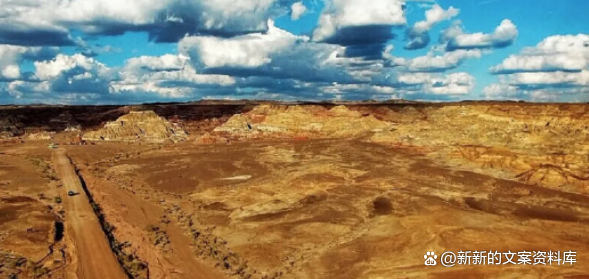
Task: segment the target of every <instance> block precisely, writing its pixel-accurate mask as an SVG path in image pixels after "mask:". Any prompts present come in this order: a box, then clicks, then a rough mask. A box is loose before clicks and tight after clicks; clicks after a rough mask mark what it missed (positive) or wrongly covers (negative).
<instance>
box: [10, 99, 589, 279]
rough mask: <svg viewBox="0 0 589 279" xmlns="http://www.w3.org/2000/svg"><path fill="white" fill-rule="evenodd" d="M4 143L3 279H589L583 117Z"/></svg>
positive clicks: (586, 119) (214, 124)
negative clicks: (104, 276)
mask: <svg viewBox="0 0 589 279" xmlns="http://www.w3.org/2000/svg"><path fill="white" fill-rule="evenodd" d="M0 133H2V134H1V135H2V140H1V141H0V156H2V159H3V160H0V199H1V200H0V201H1V202H0V221H1V222H0V278H5V277H6V278H96V276H95V277H92V275H93V273H92V272H94V271H93V270H94V269H92V266H93V263H94V262H98V263H104V264H106V262H107V260H108V258H109V255H110V257H112V259H116V261H110V263H111V264H113V263H114V264H115V265H117V266H116V268H112V267H111V269H112V271H113V273H112V274H111V275H110V276H111V277H109V278H118V277H117V276H118V275H116V274H124V276H123V277H129V278H174V279H175V278H204V279H209V278H210V279H216V278H235V279H238V278H239V279H271V278H272V279H277V278H289V279H290V278H292V279H299V278H300V279H324V278H327V279H330V278H338V279H340V278H343V279H347V278H349V279H352V278H354V279H355V278H361V279H364V278H367V279H381V278H387V279H388V278H416V279H417V278H567V279H573V278H574V279H576V278H588V277H589V269H588V268H587V266H589V265H588V263H589V196H588V195H589V182H588V181H589V105H582V104H575V105H572V104H528V103H514V102H505V103H496V102H481V103H478V102H472V103H471V102H463V103H448V104H428V103H345V104H327V103H322V104H302V103H299V104H280V103H249V102H235V103H227V102H226V103H223V102H213V103H206V102H205V103H197V104H154V105H141V106H127V107H118V106H104V107H6V108H1V109H0ZM32 134H35V135H38V136H35V137H32V136H30V135H32ZM43 135H48V137H45V136H43ZM75 138H78V139H79V140H80V141H81V140H82V139H83V140H84V141H86V142H87V143H88V144H87V145H70V144H71V143H72V142H75V140H74V139H75ZM50 143H53V144H54V145H50V147H53V148H47V147H48V144H50ZM56 146H57V148H55V147H56ZM70 164H71V165H70ZM74 178H75V179H74ZM76 179H78V180H79V181H78V183H79V184H80V186H79V187H82V188H83V189H82V190H80V191H79V195H77V196H68V195H67V189H70V188H71V187H72V183H74V184H75V182H76V181H77V180H76ZM80 202H81V203H82V204H84V203H89V204H90V205H89V207H88V208H90V209H91V210H92V213H93V214H92V213H90V214H89V215H92V216H93V217H94V215H95V217H96V218H95V220H96V222H95V223H93V224H94V225H95V226H96V228H101V230H99V231H98V233H97V232H96V231H95V230H94V231H93V230H91V228H90V226H89V227H87V229H85V230H84V231H85V232H86V233H85V234H79V233H78V234H76V233H75V232H76V228H79V224H80V223H79V222H80V220H79V219H77V218H73V217H72V216H78V215H77V214H80V212H79V210H80V209H79V207H78V206H79V205H80V204H78V203H80ZM72 203H74V204H75V205H76V206H72ZM84 214H86V215H84ZM87 214H88V213H87V212H84V213H83V215H84V216H86V217H85V218H82V219H83V220H87V218H88V215H87ZM83 228H86V227H83ZM88 237H92V238H91V240H92V241H95V242H101V241H104V243H103V244H104V245H103V247H106V251H104V250H101V251H100V252H101V253H100V254H99V253H98V252H99V251H94V252H88V250H84V247H85V246H84V245H83V243H85V241H87V240H88ZM431 251H433V252H435V253H436V255H437V256H438V257H437V265H435V266H427V265H426V264H425V263H426V262H425V258H427V256H428V254H426V253H427V252H431ZM445 251H451V252H454V253H458V252H459V251H487V252H488V251H498V252H502V253H506V252H515V253H516V254H517V253H518V252H524V251H528V252H531V253H532V255H534V254H533V252H534V251H545V252H548V251H554V252H556V251H560V252H561V258H562V257H563V254H562V253H564V252H569V251H574V252H576V254H575V260H576V262H575V263H572V264H571V263H566V264H564V263H563V262H561V264H557V263H556V262H555V263H553V264H552V265H550V264H548V265H541V264H538V265H533V264H531V265H530V264H526V265H523V264H517V262H518V261H517V259H518V256H517V255H516V256H515V258H514V261H515V262H516V264H510V263H508V264H505V265H504V264H501V265H494V264H479V265H475V264H473V263H472V262H471V263H470V264H457V265H455V266H453V267H444V266H442V265H441V262H440V261H441V255H442V253H444V252H445ZM104 253H106V255H104ZM99 255H100V257H101V258H100V259H101V260H97V261H89V260H87V259H95V258H96V257H99ZM424 256H425V258H424ZM103 259H104V262H103V261H102V260H103ZM530 259H531V260H532V262H534V257H530ZM502 260H503V261H505V258H503V259H502ZM96 270H99V269H96ZM97 272H98V271H97ZM117 272H118V273H117ZM96 274H97V273H96ZM96 274H94V275H96Z"/></svg>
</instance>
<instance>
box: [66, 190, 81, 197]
mask: <svg viewBox="0 0 589 279" xmlns="http://www.w3.org/2000/svg"><path fill="white" fill-rule="evenodd" d="M78 194H79V193H76V192H74V191H68V192H67V195H68V196H70V197H71V196H75V195H78Z"/></svg>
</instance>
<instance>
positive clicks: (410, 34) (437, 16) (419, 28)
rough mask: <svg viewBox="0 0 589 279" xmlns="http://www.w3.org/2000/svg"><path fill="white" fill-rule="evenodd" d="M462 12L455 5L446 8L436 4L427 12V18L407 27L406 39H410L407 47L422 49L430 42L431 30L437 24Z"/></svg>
mask: <svg viewBox="0 0 589 279" xmlns="http://www.w3.org/2000/svg"><path fill="white" fill-rule="evenodd" d="M459 13H460V10H459V9H456V8H454V7H450V8H448V10H444V9H443V8H442V7H441V6H440V5H438V4H434V5H433V6H432V7H431V8H430V9H429V10H427V11H426V12H425V20H423V21H419V22H417V23H415V25H413V27H411V28H409V29H407V33H406V39H407V40H408V42H407V44H406V45H405V49H411V50H413V49H422V48H424V47H426V46H427V45H428V44H429V42H430V36H429V30H430V29H431V28H432V27H433V26H434V25H436V24H438V23H440V22H442V21H444V20H449V19H452V18H453V17H455V16H457V15H458V14H459Z"/></svg>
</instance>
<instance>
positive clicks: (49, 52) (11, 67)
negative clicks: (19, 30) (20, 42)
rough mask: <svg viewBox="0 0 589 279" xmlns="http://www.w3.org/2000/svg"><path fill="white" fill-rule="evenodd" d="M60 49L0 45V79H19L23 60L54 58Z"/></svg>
mask: <svg viewBox="0 0 589 279" xmlns="http://www.w3.org/2000/svg"><path fill="white" fill-rule="evenodd" d="M58 51H59V50H58V49H57V48H47V47H23V46H12V45H0V80H16V79H19V78H21V69H20V63H21V62H23V61H24V60H29V61H39V60H46V59H52V58H53V57H55V55H57V52H58Z"/></svg>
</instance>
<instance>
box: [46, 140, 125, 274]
mask: <svg viewBox="0 0 589 279" xmlns="http://www.w3.org/2000/svg"><path fill="white" fill-rule="evenodd" d="M53 161H54V162H55V165H56V168H57V173H58V175H59V176H60V178H61V180H62V182H63V186H64V187H63V188H64V190H63V193H62V196H63V200H64V202H65V207H66V224H67V230H69V233H70V234H71V235H72V238H73V239H74V242H75V243H74V245H75V249H76V255H77V263H78V267H77V268H78V270H77V272H76V273H77V276H78V278H79V279H91V278H96V279H103V278H109V279H118V278H121V279H122V278H128V277H127V276H126V274H125V272H124V271H123V269H122V267H121V266H120V265H119V263H118V261H117V259H116V257H115V255H114V254H113V253H112V251H111V249H110V247H109V243H108V240H107V238H106V236H105V234H104V232H103V231H102V229H101V227H100V223H99V221H98V218H97V217H96V215H94V212H93V210H92V207H91V206H90V202H89V200H88V197H87V196H86V194H85V192H84V190H83V189H82V184H81V182H80V179H79V177H78V176H77V174H76V171H75V169H74V167H73V166H72V164H71V162H70V160H69V158H68V157H67V156H66V151H65V149H61V148H60V149H56V150H55V151H54V152H53ZM69 191H74V192H75V193H79V195H76V196H71V197H70V196H67V192H69Z"/></svg>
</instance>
